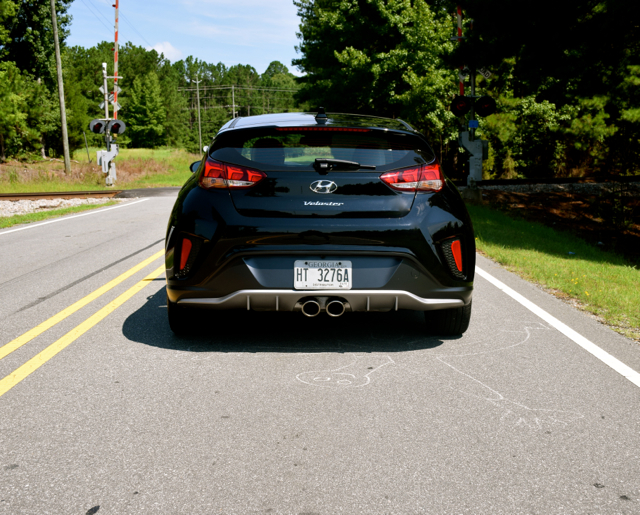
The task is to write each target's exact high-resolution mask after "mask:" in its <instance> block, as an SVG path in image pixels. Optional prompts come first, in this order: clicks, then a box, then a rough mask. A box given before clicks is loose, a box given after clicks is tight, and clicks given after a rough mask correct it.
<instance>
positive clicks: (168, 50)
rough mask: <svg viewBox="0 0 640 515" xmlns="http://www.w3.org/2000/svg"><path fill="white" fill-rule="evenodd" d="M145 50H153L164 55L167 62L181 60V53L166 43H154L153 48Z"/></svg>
mask: <svg viewBox="0 0 640 515" xmlns="http://www.w3.org/2000/svg"><path fill="white" fill-rule="evenodd" d="M147 50H155V51H156V52H158V53H159V54H164V56H165V57H166V58H167V59H169V61H179V60H180V59H182V52H181V51H180V50H178V49H177V48H175V47H174V46H173V45H172V44H171V43H169V42H168V41H164V42H162V43H156V44H155V45H153V47H147Z"/></svg>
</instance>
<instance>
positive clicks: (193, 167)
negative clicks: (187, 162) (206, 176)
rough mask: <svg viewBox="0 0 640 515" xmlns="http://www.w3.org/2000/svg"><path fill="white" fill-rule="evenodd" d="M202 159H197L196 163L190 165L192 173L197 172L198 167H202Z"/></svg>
mask: <svg viewBox="0 0 640 515" xmlns="http://www.w3.org/2000/svg"><path fill="white" fill-rule="evenodd" d="M201 162H202V161H196V162H195V163H191V166H189V169H190V170H191V173H196V172H197V171H198V168H200V163H201Z"/></svg>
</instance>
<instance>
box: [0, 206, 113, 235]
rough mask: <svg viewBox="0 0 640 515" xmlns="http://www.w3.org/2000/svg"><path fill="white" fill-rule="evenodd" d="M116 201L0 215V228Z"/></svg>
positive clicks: (55, 216)
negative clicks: (24, 213)
mask: <svg viewBox="0 0 640 515" xmlns="http://www.w3.org/2000/svg"><path fill="white" fill-rule="evenodd" d="M117 203H118V202H115V201H110V202H105V203H104V204H89V205H82V206H74V207H64V208H62V209H52V210H51V211H39V212H37V213H28V214H26V215H13V216H6V217H4V216H3V217H0V229H6V228H7V227H11V226H13V225H19V224H28V223H33V222H40V221H42V220H46V219H47V218H57V217H59V216H63V215H68V214H71V213H79V212H81V211H88V210H89V209H97V208H100V207H106V206H113V205H114V204H117Z"/></svg>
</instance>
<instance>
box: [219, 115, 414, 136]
mask: <svg viewBox="0 0 640 515" xmlns="http://www.w3.org/2000/svg"><path fill="white" fill-rule="evenodd" d="M316 114H317V113H273V114H260V115H256V116H246V117H240V116H239V117H237V118H234V119H233V120H230V121H228V122H227V123H225V124H224V125H223V126H222V127H221V128H220V131H219V132H223V131H227V130H231V129H247V128H258V127H260V126H262V127H305V126H310V125H311V126H318V125H320V123H318V122H317V121H316ZM322 125H324V126H325V127H326V126H333V127H369V128H376V129H390V130H400V131H410V132H415V129H414V128H413V127H411V126H410V125H409V124H408V123H406V122H404V121H403V120H400V119H399V118H383V117H380V116H368V115H363V114H346V113H327V118H326V123H323V124H322Z"/></svg>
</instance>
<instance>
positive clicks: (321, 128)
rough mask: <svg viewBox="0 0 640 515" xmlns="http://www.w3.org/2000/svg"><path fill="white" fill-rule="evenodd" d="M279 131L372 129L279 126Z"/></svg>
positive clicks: (359, 130)
mask: <svg viewBox="0 0 640 515" xmlns="http://www.w3.org/2000/svg"><path fill="white" fill-rule="evenodd" d="M276 130H277V131H289V132H290V131H295V132H299V131H307V132H309V131H313V132H316V131H318V132H371V129H354V128H350V127H277V128H276Z"/></svg>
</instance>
